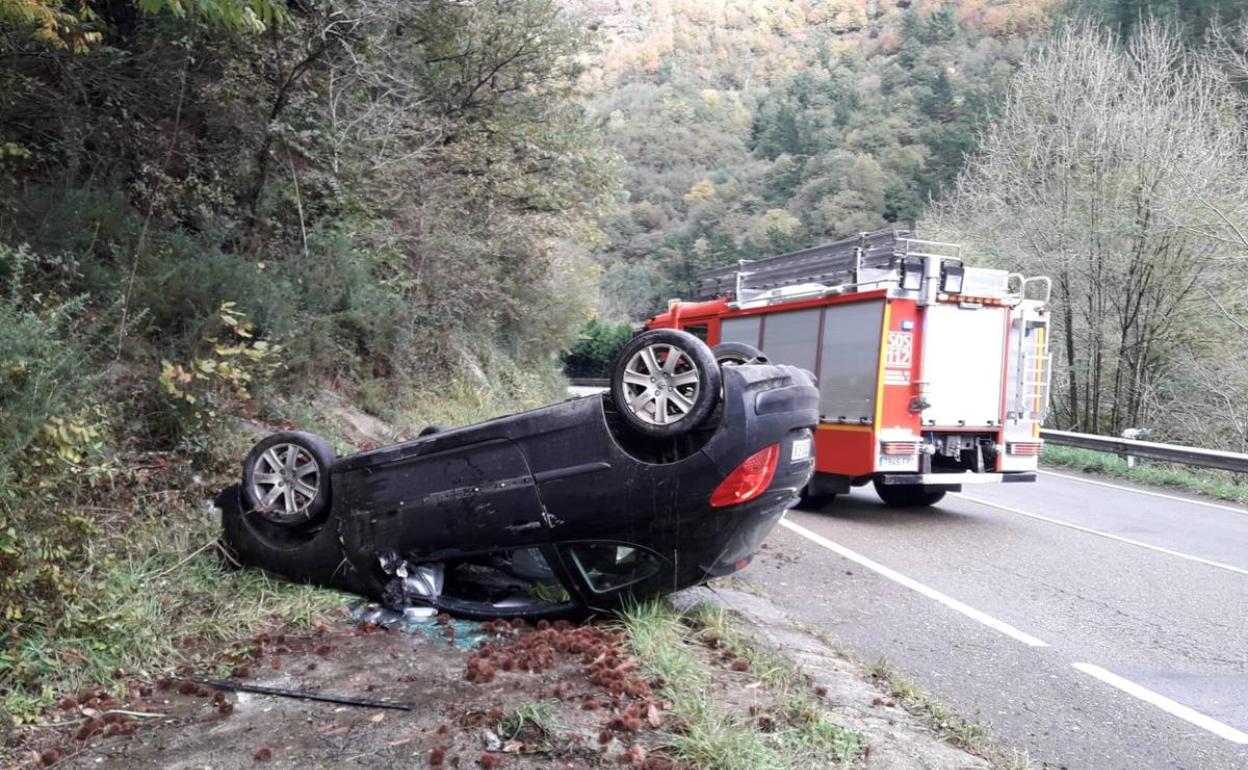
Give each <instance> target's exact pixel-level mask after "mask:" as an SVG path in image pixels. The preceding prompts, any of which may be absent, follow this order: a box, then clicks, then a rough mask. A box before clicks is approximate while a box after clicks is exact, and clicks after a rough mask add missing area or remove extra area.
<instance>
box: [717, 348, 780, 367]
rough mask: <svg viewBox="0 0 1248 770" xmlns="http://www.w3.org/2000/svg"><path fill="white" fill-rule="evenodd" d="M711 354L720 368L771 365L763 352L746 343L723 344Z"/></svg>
mask: <svg viewBox="0 0 1248 770" xmlns="http://www.w3.org/2000/svg"><path fill="white" fill-rule="evenodd" d="M711 354H712V355H714V356H715V361H716V362H717V363H718V364H719V365H720V366H742V365H744V364H765V363H769V362H768V360H767V356H765V355H763V351H761V350H759V349H758V348H756V347H754V346H753V345H747V344H745V343H744V342H721V343H719V344H718V345H716V346H715V347H713V348H711Z"/></svg>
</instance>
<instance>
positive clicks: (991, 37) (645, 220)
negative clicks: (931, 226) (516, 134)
mask: <svg viewBox="0 0 1248 770" xmlns="http://www.w3.org/2000/svg"><path fill="white" fill-rule="evenodd" d="M576 6H577V7H579V8H580V10H581V11H582V12H584V13H586V14H588V15H589V16H590V17H591V18H596V19H598V20H599V21H600V23H601V25H602V30H603V34H604V39H605V42H604V50H603V51H602V52H601V54H600V55H599V56H598V57H596V63H595V65H594V66H593V67H592V70H591V73H590V74H591V77H592V81H591V83H592V87H593V88H594V90H595V92H596V94H597V95H596V96H595V97H593V98H592V99H591V100H590V107H591V109H592V111H593V113H594V116H595V118H596V119H597V120H598V121H599V122H600V124H601V126H602V135H603V137H604V138H605V141H606V142H607V143H608V144H609V145H610V146H611V147H612V148H614V149H615V150H616V151H617V152H618V153H619V154H620V156H621V157H622V160H623V185H624V189H625V193H626V198H625V199H624V200H623V201H622V203H621V205H619V207H618V208H617V209H616V210H615V211H614V212H613V213H612V215H611V216H609V217H608V218H607V219H606V220H605V222H604V230H605V232H606V238H607V241H606V243H605V244H604V245H603V246H602V248H601V249H600V250H599V252H598V258H599V259H600V261H601V262H602V263H603V264H604V265H605V267H606V272H605V275H604V279H603V287H602V293H601V294H602V297H603V307H602V311H603V313H604V314H605V315H606V316H607V317H608V318H616V319H619V318H626V317H632V318H637V317H641V316H644V315H646V314H647V313H649V312H652V311H653V310H654V309H655V308H656V307H658V306H659V305H661V303H662V302H663V301H664V300H665V298H667V297H669V296H677V295H679V294H681V293H682V292H684V291H685V289H686V288H687V285H688V279H689V277H690V276H691V275H692V274H694V273H696V272H698V271H700V270H703V269H705V268H707V267H710V266H717V265H721V264H725V263H728V262H731V261H733V260H735V259H738V258H741V257H756V256H760V255H762V254H767V253H775V252H777V251H781V250H785V249H790V248H797V247H801V246H807V245H812V244H815V243H818V242H821V241H825V240H828V239H832V238H836V237H840V236H843V235H846V234H848V233H853V232H857V231H861V230H870V229H874V228H879V227H885V226H890V225H898V226H904V227H908V226H911V225H913V223H914V222H915V221H916V220H917V219H918V217H919V216H920V215H921V213H922V211H923V207H924V204H925V203H926V201H927V199H928V197H929V195H933V194H940V193H941V192H942V191H943V190H944V189H946V188H947V187H948V185H949V183H950V181H951V180H952V179H953V178H954V176H955V175H956V174H957V173H958V171H959V169H960V168H961V167H962V163H963V160H964V157H965V154H966V153H967V152H969V151H970V150H972V149H973V147H974V135H975V130H976V129H977V127H979V126H981V125H982V124H983V122H984V120H985V119H986V117H987V116H988V114H989V112H990V110H991V107H992V106H993V104H994V103H995V102H996V100H998V99H999V97H1000V94H1001V92H1002V89H1003V88H1004V86H1005V84H1006V82H1007V81H1008V79H1009V77H1010V75H1011V74H1013V72H1014V71H1015V70H1016V69H1017V67H1018V64H1019V62H1020V61H1021V60H1022V57H1023V55H1024V52H1025V50H1026V41H1027V40H1028V39H1029V38H1030V37H1032V36H1034V35H1036V34H1038V33H1040V32H1043V31H1044V30H1045V29H1047V28H1048V26H1049V25H1050V23H1051V19H1052V17H1053V14H1054V12H1055V10H1056V9H1057V7H1058V6H1057V4H1056V3H1054V2H1051V1H1050V0H1026V1H1024V2H1017V1H1016V2H996V1H995V0H989V1H988V2H982V1H980V0H963V1H962V2H957V3H954V2H930V1H929V2H914V3H911V2H910V1H909V0H879V1H877V0H838V1H837V2H827V3H815V2H810V3H794V2H788V1H787V0H764V1H763V2H746V1H745V0H717V1H715V2H702V1H701V0H672V1H671V2H635V3H634V2H594V3H576Z"/></svg>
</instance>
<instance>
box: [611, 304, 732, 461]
mask: <svg viewBox="0 0 1248 770" xmlns="http://www.w3.org/2000/svg"><path fill="white" fill-rule="evenodd" d="M720 383H721V381H720V373H719V365H718V364H717V363H716V361H715V357H714V356H713V355H712V354H711V350H710V348H708V347H707V346H706V343H704V342H702V340H700V339H698V338H697V337H695V336H693V335H692V334H689V333H687V332H682V331H677V330H675V329H654V330H652V331H648V332H643V333H642V334H639V335H637V336H636V337H634V338H633V339H632V340H630V341H629V342H628V344H626V345H625V346H624V348H623V349H622V350H621V351H620V353H619V355H618V356H616V359H615V364H614V366H613V367H612V371H611V398H612V400H613V401H614V402H615V406H616V409H617V410H618V411H619V413H620V415H621V416H622V417H623V419H624V421H625V422H626V423H628V425H629V427H631V428H632V429H633V430H635V431H637V432H638V433H641V434H642V435H645V436H651V437H654V438H673V437H676V436H681V435H684V434H686V433H688V432H689V431H691V430H693V429H694V428H697V427H698V426H699V425H701V424H702V423H703V422H705V421H706V419H707V417H709V416H710V414H711V412H713V411H714V410H715V405H716V402H717V401H718V400H719V394H720Z"/></svg>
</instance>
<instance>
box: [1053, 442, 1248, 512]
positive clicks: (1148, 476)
mask: <svg viewBox="0 0 1248 770" xmlns="http://www.w3.org/2000/svg"><path fill="white" fill-rule="evenodd" d="M1042 459H1043V462H1044V464H1045V465H1053V466H1058V467H1062V468H1072V469H1075V470H1080V471H1085V472H1088V473H1097V474H1101V475H1103V476H1112V477H1114V478H1120V479H1126V480H1128V481H1136V482H1140V483H1142V484H1151V485H1154V486H1159V487H1169V488H1171V489H1178V490H1182V491H1185V492H1194V493H1196V494H1200V495H1205V496H1207V497H1213V498H1217V499H1219V500H1229V501H1231V502H1235V503H1240V504H1241V505H1248V479H1244V477H1243V476H1242V474H1235V473H1231V472H1229V471H1220V470H1215V469H1211V468H1193V467H1186V466H1179V465H1172V464H1167V463H1157V462H1153V461H1151V460H1137V461H1136V465H1135V467H1134V468H1129V467H1127V461H1126V460H1125V459H1124V458H1121V457H1119V456H1117V455H1114V454H1109V453H1107V452H1095V451H1092V450H1090V449H1078V448H1076V447H1066V446H1056V445H1053V444H1047V445H1045V447H1044V456H1043V458H1042Z"/></svg>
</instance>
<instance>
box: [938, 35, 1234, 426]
mask: <svg viewBox="0 0 1248 770" xmlns="http://www.w3.org/2000/svg"><path fill="white" fill-rule="evenodd" d="M1242 109H1243V102H1242V99H1241V97H1240V95H1239V94H1238V93H1237V92H1236V91H1235V90H1234V89H1233V88H1232V87H1230V85H1229V84H1228V83H1227V81H1226V79H1225V78H1224V77H1223V76H1222V72H1221V71H1220V70H1219V69H1218V68H1217V67H1216V66H1215V65H1214V64H1213V63H1212V62H1211V61H1210V60H1209V59H1208V58H1206V57H1203V56H1200V55H1197V54H1194V53H1193V52H1191V51H1190V50H1188V49H1187V48H1185V47H1184V44H1183V43H1182V41H1181V38H1180V36H1179V35H1178V33H1177V32H1175V31H1174V30H1173V29H1171V28H1169V27H1166V26H1164V25H1162V24H1160V23H1156V22H1151V23H1148V24H1146V25H1144V26H1143V27H1140V28H1139V30H1138V31H1137V33H1136V35H1135V37H1133V38H1132V39H1131V40H1130V41H1129V42H1128V43H1127V44H1126V45H1125V46H1123V45H1122V44H1121V43H1120V41H1119V40H1118V38H1117V37H1116V35H1114V34H1113V33H1111V32H1107V31H1103V30H1101V29H1098V28H1096V27H1094V26H1092V25H1090V24H1087V23H1072V24H1070V25H1068V26H1066V27H1065V28H1063V29H1062V30H1061V31H1060V33H1059V34H1057V35H1056V36H1055V37H1054V38H1053V39H1052V40H1051V41H1050V42H1049V43H1048V44H1046V45H1045V46H1043V47H1042V48H1041V49H1040V50H1038V51H1037V52H1036V53H1035V54H1034V55H1032V56H1031V57H1030V58H1029V59H1028V61H1027V62H1026V64H1025V66H1024V67H1023V69H1022V70H1021V71H1020V73H1019V74H1018V75H1017V76H1016V78H1015V80H1014V81H1013V83H1012V85H1011V88H1010V91H1009V94H1008V96H1007V99H1006V103H1005V105H1004V107H1003V108H1002V110H1001V113H1000V116H999V118H998V120H997V121H996V122H995V123H993V125H992V126H991V128H990V129H989V130H988V131H987V133H986V135H985V136H984V138H983V140H982V141H981V143H980V147H979V151H978V153H977V154H976V155H975V156H974V158H973V159H972V161H971V163H970V164H969V166H968V168H967V170H966V171H965V172H964V173H963V174H962V175H961V176H960V178H959V179H958V181H957V185H956V189H955V190H954V191H953V193H952V194H951V195H950V196H949V197H948V198H947V199H946V200H944V201H943V202H942V203H941V204H940V205H938V206H936V207H935V208H934V209H933V210H932V212H931V215H930V217H929V220H928V222H927V223H926V224H927V225H929V226H931V227H933V228H934V229H935V230H937V231H938V232H940V233H941V234H943V235H945V236H948V237H952V238H957V239H960V240H963V241H967V242H969V243H971V244H973V245H974V246H975V247H976V248H977V249H978V250H979V252H980V253H982V254H985V255H987V256H990V257H992V258H993V259H992V260H991V261H992V262H994V263H997V264H1011V265H1020V263H1021V265H1020V266H1021V267H1023V268H1024V269H1026V270H1028V271H1030V272H1033V273H1045V274H1049V275H1051V276H1052V277H1053V278H1054V281H1055V302H1054V304H1055V307H1056V309H1057V316H1056V318H1055V321H1056V323H1055V331H1056V332H1057V337H1056V342H1057V345H1056V346H1057V348H1058V349H1059V350H1060V369H1059V370H1060V373H1061V380H1060V383H1058V387H1057V389H1056V396H1057V397H1056V408H1057V422H1058V424H1059V425H1061V426H1063V427H1068V428H1074V429H1079V430H1086V431H1093V432H1110V433H1117V432H1118V431H1121V430H1122V429H1124V428H1126V427H1135V426H1140V425H1145V424H1150V425H1153V424H1155V423H1157V422H1158V421H1161V423H1162V424H1157V425H1155V427H1157V428H1159V430H1158V431H1157V432H1158V433H1159V434H1163V435H1164V434H1165V432H1166V431H1165V429H1164V428H1165V426H1164V418H1165V417H1166V415H1167V413H1169V411H1170V407H1168V406H1167V405H1166V397H1164V396H1163V394H1164V393H1171V394H1172V393H1173V392H1174V384H1175V382H1177V381H1178V380H1177V379H1176V378H1177V376H1178V374H1179V372H1178V371H1177V370H1176V364H1175V362H1176V360H1181V359H1182V358H1183V357H1184V356H1186V357H1187V358H1188V360H1200V359H1201V358H1202V357H1204V356H1208V355H1211V352H1210V351H1209V349H1208V346H1205V345H1201V344H1198V343H1200V341H1201V340H1200V337H1201V335H1202V334H1205V333H1207V328H1206V325H1205V324H1203V323H1197V322H1196V320H1197V319H1200V318H1202V317H1204V316H1207V315H1208V311H1209V309H1210V307H1211V299H1212V301H1214V302H1216V301H1217V298H1218V297H1221V296H1224V292H1226V291H1227V287H1228V284H1227V282H1226V281H1225V280H1223V278H1224V276H1225V274H1226V272H1227V270H1226V268H1227V264H1228V262H1229V261H1233V260H1242V258H1243V254H1244V251H1243V249H1242V244H1235V243H1234V241H1233V238H1232V237H1231V236H1233V234H1234V233H1235V232H1243V231H1244V228H1245V226H1248V209H1245V204H1248V186H1246V185H1245V181H1244V180H1245V178H1248V174H1246V172H1248V145H1246V144H1245V132H1244V130H1243V126H1242V125H1240V124H1239V123H1238V122H1237V116H1238V115H1241V114H1243V113H1242ZM1239 355H1242V353H1239ZM1188 381H1189V382H1190V381H1191V380H1190V378H1189V380H1188ZM1196 395H1197V394H1188V397H1189V398H1190V397H1195V396H1196Z"/></svg>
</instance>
